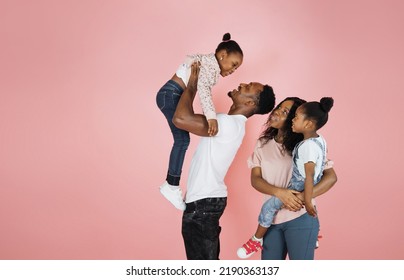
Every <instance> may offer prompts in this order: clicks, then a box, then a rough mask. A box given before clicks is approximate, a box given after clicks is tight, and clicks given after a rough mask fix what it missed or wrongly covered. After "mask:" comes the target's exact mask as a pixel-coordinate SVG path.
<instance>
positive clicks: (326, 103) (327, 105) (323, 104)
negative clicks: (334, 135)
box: [320, 97, 334, 113]
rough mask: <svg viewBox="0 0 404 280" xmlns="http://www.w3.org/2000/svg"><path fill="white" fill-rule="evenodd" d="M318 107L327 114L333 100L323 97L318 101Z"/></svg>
mask: <svg viewBox="0 0 404 280" xmlns="http://www.w3.org/2000/svg"><path fill="white" fill-rule="evenodd" d="M320 105H321V108H322V109H323V110H324V112H326V113H328V112H329V111H330V110H331V108H332V106H333V105H334V99H333V98H332V97H323V98H321V100H320Z"/></svg>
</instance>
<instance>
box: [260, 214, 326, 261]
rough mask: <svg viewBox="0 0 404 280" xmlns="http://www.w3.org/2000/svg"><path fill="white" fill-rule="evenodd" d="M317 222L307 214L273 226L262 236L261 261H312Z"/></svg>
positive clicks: (317, 229) (316, 219)
mask: <svg viewBox="0 0 404 280" xmlns="http://www.w3.org/2000/svg"><path fill="white" fill-rule="evenodd" d="M319 228H320V225H319V220H318V218H317V217H316V218H314V217H312V216H310V215H309V214H307V213H305V214H304V215H302V216H300V217H298V218H296V219H294V220H291V221H289V222H285V223H281V224H274V225H271V227H270V228H269V229H268V231H267V232H266V234H265V235H264V244H263V250H262V254H261V259H263V260H284V259H286V255H288V257H289V259H290V260H313V259H314V250H315V248H316V241H317V236H318V232H319Z"/></svg>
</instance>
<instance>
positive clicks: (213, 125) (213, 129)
mask: <svg viewBox="0 0 404 280" xmlns="http://www.w3.org/2000/svg"><path fill="white" fill-rule="evenodd" d="M208 125H209V129H208V134H209V136H215V135H216V134H217V133H218V131H219V128H218V125H217V120H216V119H210V120H208Z"/></svg>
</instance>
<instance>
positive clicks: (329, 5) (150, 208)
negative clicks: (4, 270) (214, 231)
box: [0, 0, 404, 259]
mask: <svg viewBox="0 0 404 280" xmlns="http://www.w3.org/2000/svg"><path fill="white" fill-rule="evenodd" d="M403 9H404V4H403V2H402V1H399V0H397V1H391V0H388V1H381V0H380V1H365V0H363V1H348V0H346V1H321V0H309V1H297V0H296V1H291V0H289V1H266V0H265V1H264V0H262V1H259V0H249V1H228V0H224V1H220V2H218V1H196V0H195V1H142V2H140V1H129V0H127V1H123V0H117V1H95V0H85V1H51V0H39V1H22V0H17V1H16V0H13V1H11V0H3V1H1V3H0V34H1V37H0V40H1V44H0V50H1V51H0V96H1V99H0V129H1V137H0V223H1V230H0V259H184V258H185V252H184V248H183V244H182V237H181V213H180V211H178V210H176V209H174V207H172V206H171V205H169V204H168V202H167V201H165V200H164V199H163V198H162V196H161V195H160V193H159V191H158V186H159V185H160V184H161V183H162V181H163V180H164V178H165V173H166V169H167V161H168V154H169V151H170V147H171V144H172V140H171V135H170V133H169V129H168V126H167V124H166V121H165V119H164V118H163V115H162V114H161V113H160V112H159V110H158V109H157V106H156V104H155V95H156V92H157V90H158V89H159V88H160V87H161V85H162V84H163V83H164V82H165V81H166V80H168V79H169V78H170V77H171V76H172V74H173V72H174V71H175V69H176V67H177V66H178V64H179V63H180V62H181V61H182V60H183V58H184V56H185V55H186V54H191V53H196V52H202V53H209V52H212V51H214V50H215V48H216V46H217V44H218V43H219V42H220V40H221V37H222V35H223V34H224V33H225V32H231V34H232V36H233V38H234V39H235V40H236V41H238V42H239V43H240V45H241V47H242V48H243V51H244V53H245V58H244V64H243V65H242V67H241V68H240V69H239V70H238V71H237V72H236V73H235V74H233V75H232V76H230V77H228V78H226V79H222V80H220V81H219V83H218V85H217V86H216V87H215V88H214V98H215V103H216V106H217V109H218V111H221V112H227V109H228V107H229V105H230V101H229V99H228V97H227V96H226V93H227V91H228V90H231V89H233V88H235V87H236V86H238V83H239V82H250V81H260V82H263V83H269V84H270V85H272V86H273V87H274V89H275V91H276V93H277V100H278V101H281V100H282V99H283V98H285V97H287V96H299V97H302V98H305V99H307V100H319V99H320V98H321V97H322V96H333V97H334V98H335V107H334V108H333V109H332V111H331V115H330V121H329V123H328V124H327V125H326V126H325V127H324V128H323V129H322V130H321V133H322V134H323V135H324V136H325V137H326V139H327V140H328V145H329V157H330V158H331V159H333V160H334V161H335V170H336V172H337V174H338V178H339V181H338V183H337V184H336V186H335V187H334V188H333V189H332V190H331V191H330V192H328V193H327V194H326V195H324V196H322V197H319V198H318V199H317V203H318V205H319V211H320V220H321V233H322V234H323V236H324V238H323V239H322V240H321V247H320V248H319V249H318V250H317V251H316V259H404V241H403V239H402V236H403V235H404V224H403V219H402V216H401V214H402V212H403V210H404V206H403V205H404V204H403V203H402V197H403V196H404V190H403V184H402V180H400V179H399V176H400V175H399V174H400V173H399V163H400V162H401V160H400V158H402V157H403V156H404V154H403V149H402V148H401V145H400V143H399V139H400V138H399V137H400V136H401V135H402V133H401V129H402V117H403V113H402V112H403V109H402V104H403V101H404V100H403V97H402V96H403V94H402V80H403V79H402V75H403V70H404V56H403V53H402V51H403V49H404V39H403V36H402V27H403V26H404V20H403V17H402V11H403ZM196 104H197V102H196ZM197 110H198V105H197ZM265 119H266V117H262V116H258V117H253V118H251V119H250V120H249V121H248V126H247V135H246V137H245V140H244V142H243V144H242V146H241V148H240V150H239V153H238V154H237V157H236V159H235V161H234V164H233V165H232V167H231V169H230V171H229V173H228V176H227V179H226V182H227V184H228V186H229V203H228V208H227V209H226V211H225V214H224V216H223V218H222V220H221V225H222V227H223V231H222V234H221V245H222V250H221V258H222V259H236V258H237V256H236V254H235V252H236V249H237V247H238V246H239V245H240V244H241V243H243V242H244V241H245V240H246V238H248V237H249V236H250V235H251V234H252V232H253V230H254V229H255V225H256V219H257V215H258V211H259V209H260V206H261V203H262V196H261V195H260V194H259V193H257V192H256V191H255V190H254V189H253V188H252V187H251V186H250V181H249V169H248V168H247V165H246V159H247V157H248V156H249V155H250V153H251V152H252V149H253V146H254V143H255V139H256V138H257V136H258V135H259V133H260V131H261V128H262V125H263V123H264V122H265ZM191 142H192V143H191V146H190V148H189V151H188V154H187V157H186V162H185V167H184V171H183V172H184V176H183V179H182V187H184V189H185V182H186V179H187V172H188V168H189V163H190V159H191V156H192V154H193V152H194V151H195V147H196V144H197V142H198V138H197V137H192V139H191ZM253 258H254V259H258V258H259V256H258V255H257V256H254V257H253Z"/></svg>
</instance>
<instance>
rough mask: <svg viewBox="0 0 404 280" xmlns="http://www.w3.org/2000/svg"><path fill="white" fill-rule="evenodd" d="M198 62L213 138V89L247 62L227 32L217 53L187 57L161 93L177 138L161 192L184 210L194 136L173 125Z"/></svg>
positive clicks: (161, 105)
mask: <svg viewBox="0 0 404 280" xmlns="http://www.w3.org/2000/svg"><path fill="white" fill-rule="evenodd" d="M194 61H199V62H200V72H199V78H198V85H197V91H198V95H199V99H200V101H201V107H202V111H203V114H204V115H205V117H206V119H207V121H208V124H209V131H208V132H209V135H210V136H214V135H216V134H217V132H218V124H217V119H216V111H215V107H214V104H213V101H212V94H211V90H212V87H213V86H214V85H215V84H216V83H217V82H218V80H219V76H222V77H226V76H228V75H231V74H232V73H234V71H235V70H236V69H237V68H238V67H240V65H241V64H242V62H243V51H242V50H241V48H240V46H239V45H238V44H237V43H236V42H235V41H233V40H231V36H230V34H229V33H226V34H224V36H223V41H222V42H221V43H220V44H219V45H218V46H217V48H216V51H215V52H214V53H210V54H194V55H189V56H187V57H186V59H185V61H184V63H182V64H181V65H180V66H179V68H178V69H177V71H176V73H175V74H174V76H173V77H172V78H171V79H170V80H169V81H168V82H167V83H166V84H165V85H164V86H163V87H162V88H161V89H160V90H159V92H158V93H157V97H156V101H157V106H158V107H159V109H160V110H161V112H162V113H163V114H164V116H165V117H166V119H167V122H168V125H169V126H170V130H171V133H172V135H173V138H174V145H173V147H172V149H171V153H170V158H169V165H168V171H167V176H166V181H165V182H164V183H163V185H161V186H160V192H161V193H162V194H163V195H164V197H165V198H166V199H168V200H169V201H170V202H171V203H172V204H173V205H174V206H175V207H176V208H178V209H180V210H184V209H185V203H184V201H183V196H182V191H181V188H180V187H179V182H180V178H181V172H182V166H183V163H184V158H185V152H186V150H187V149H188V146H189V142H190V136H189V133H188V132H187V131H184V130H181V129H178V128H177V127H176V126H175V125H174V124H173V122H172V118H173V116H174V113H175V110H176V107H177V105H178V101H179V99H180V97H181V94H182V93H183V92H184V90H185V88H186V85H187V84H188V79H189V76H190V73H191V65H192V63H193V62H194Z"/></svg>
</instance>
